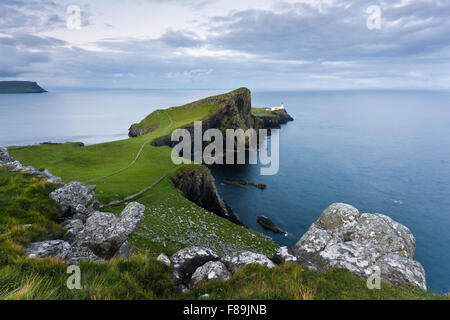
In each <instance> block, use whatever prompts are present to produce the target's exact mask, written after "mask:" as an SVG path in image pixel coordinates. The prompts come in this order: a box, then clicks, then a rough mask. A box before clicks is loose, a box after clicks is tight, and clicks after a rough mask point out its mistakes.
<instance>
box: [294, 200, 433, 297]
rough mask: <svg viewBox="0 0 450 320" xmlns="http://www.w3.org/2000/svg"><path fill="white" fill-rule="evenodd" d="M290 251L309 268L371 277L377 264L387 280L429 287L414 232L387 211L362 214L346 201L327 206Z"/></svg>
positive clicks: (383, 277) (423, 287)
mask: <svg viewBox="0 0 450 320" xmlns="http://www.w3.org/2000/svg"><path fill="white" fill-rule="evenodd" d="M289 251H290V253H291V254H292V255H294V256H295V257H296V258H297V261H296V262H298V263H300V264H302V265H304V266H305V267H307V268H309V269H311V270H317V271H325V270H328V269H330V268H332V267H336V268H344V269H347V270H349V271H350V272H351V273H353V274H355V275H357V276H359V277H362V278H367V277H369V276H371V275H372V273H373V267H374V266H378V267H380V269H381V279H382V280H383V281H386V282H389V283H393V284H412V285H414V286H418V287H420V288H422V289H426V285H425V273H424V271H423V268H422V266H421V265H420V263H418V262H417V261H414V260H412V258H413V256H414V251H415V238H414V236H413V235H412V233H411V231H410V230H409V229H408V228H407V227H405V226H403V225H401V224H399V223H398V222H395V221H393V220H392V219H391V218H389V217H387V216H385V215H382V214H369V213H363V214H360V213H359V211H358V210H357V209H356V208H354V207H352V206H350V205H348V204H342V203H336V204H332V205H331V206H330V207H328V208H327V209H326V210H325V211H324V212H323V213H322V215H321V216H320V218H319V219H318V220H317V221H316V222H315V223H314V224H313V225H311V227H310V228H309V230H308V231H307V232H306V233H305V234H304V235H303V237H302V238H301V239H300V240H299V241H298V243H297V244H296V245H295V246H293V247H291V248H290V249H289Z"/></svg>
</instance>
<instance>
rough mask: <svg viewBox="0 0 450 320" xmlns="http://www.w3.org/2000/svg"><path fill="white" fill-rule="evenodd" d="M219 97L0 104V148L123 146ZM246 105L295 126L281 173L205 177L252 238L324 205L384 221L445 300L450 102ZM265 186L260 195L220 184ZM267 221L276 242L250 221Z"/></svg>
mask: <svg viewBox="0 0 450 320" xmlns="http://www.w3.org/2000/svg"><path fill="white" fill-rule="evenodd" d="M216 93H219V91H211V90H209V91H204V90H195V91H183V90H179V91H173V90H115V91H67V92H62V91H59V92H58V91H57V92H55V93H48V94H43V95H3V96H0V145H22V144H33V143H39V142H43V141H53V142H63V141H82V142H85V143H87V144H90V143H98V142H103V141H111V140H117V139H123V138H126V137H127V132H128V128H129V126H130V124H131V123H133V122H137V121H139V120H141V119H142V118H143V117H145V116H146V115H147V114H148V113H150V112H151V111H153V110H154V109H156V108H161V107H168V106H173V105H181V104H184V103H185V102H187V101H191V100H194V99H197V98H201V97H204V96H208V95H212V94H216ZM252 98H253V105H254V106H268V105H279V104H280V102H284V104H285V106H286V108H287V110H288V111H289V113H290V114H291V115H292V116H293V117H294V118H295V121H294V122H291V123H289V124H287V125H284V126H283V127H282V130H281V132H280V171H279V173H278V174H277V175H274V176H261V175H260V174H259V172H260V171H259V169H260V168H259V166H258V165H247V166H225V167H221V168H220V169H217V168H212V169H213V174H214V175H215V177H216V180H217V186H218V189H219V192H220V193H221V195H222V196H223V198H225V199H226V200H227V202H228V203H229V204H230V205H231V206H232V207H233V208H234V209H235V210H236V212H237V213H238V214H239V215H240V217H241V218H242V220H243V221H244V222H245V223H247V224H248V225H249V226H250V227H251V228H253V229H255V230H258V231H261V232H263V233H265V234H267V235H269V236H272V237H273V238H274V240H275V241H277V242H278V243H280V244H284V245H292V244H294V243H295V242H296V241H297V240H298V239H299V238H300V237H301V235H302V234H304V233H305V232H306V230H307V229H308V227H309V226H310V225H311V223H313V222H314V221H315V220H317V218H318V217H319V215H320V214H321V212H322V211H323V210H324V209H325V208H326V207H327V206H328V205H330V204H331V203H333V202H345V203H349V204H352V205H354V206H355V207H357V208H358V209H359V210H360V211H361V212H371V213H375V212H378V213H383V214H386V215H388V216H390V217H391V218H393V219H394V220H397V221H399V222H400V223H402V224H404V225H406V226H407V227H409V228H410V229H411V231H412V232H413V234H414V235H415V237H416V240H417V249H416V255H415V259H416V260H418V261H420V262H421V263H422V264H423V265H424V267H425V271H426V275H427V282H428V287H429V289H430V290H432V291H435V292H440V293H444V292H449V291H450V232H449V231H450V183H449V179H450V104H449V102H450V93H442V92H388V91H387V92H381V91H379V92H361V91H355V92H352V91H346V92H261V91H259V92H258V91H254V92H253V94H252ZM237 178H240V179H245V180H248V181H253V182H257V183H265V184H267V185H268V188H267V189H266V190H264V191H261V190H259V189H256V188H253V187H247V188H245V189H241V188H237V187H234V186H230V185H225V184H223V179H237ZM258 215H265V216H267V217H269V218H270V219H272V220H273V221H274V222H275V223H276V224H277V225H278V226H279V227H280V228H281V229H283V230H285V231H287V232H288V235H287V236H280V235H274V234H272V233H270V232H268V231H265V230H263V229H262V228H261V227H260V226H259V225H258V224H257V222H256V217H257V216H258Z"/></svg>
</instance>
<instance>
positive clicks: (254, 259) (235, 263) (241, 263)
mask: <svg viewBox="0 0 450 320" xmlns="http://www.w3.org/2000/svg"><path fill="white" fill-rule="evenodd" d="M222 262H223V263H224V264H225V265H226V266H227V268H228V269H229V270H230V271H231V272H235V271H236V270H239V269H241V268H243V267H245V266H246V265H248V264H253V263H256V264H262V265H265V266H266V267H268V268H273V267H275V264H274V263H273V262H272V261H271V260H270V259H269V258H267V257H266V256H265V255H263V254H260V253H254V252H250V251H240V252H234V253H232V254H230V255H228V256H226V257H224V258H222Z"/></svg>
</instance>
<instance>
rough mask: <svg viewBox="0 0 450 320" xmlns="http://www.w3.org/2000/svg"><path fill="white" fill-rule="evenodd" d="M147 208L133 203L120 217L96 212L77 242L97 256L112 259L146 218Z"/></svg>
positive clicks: (91, 216) (91, 215)
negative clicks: (144, 217)
mask: <svg viewBox="0 0 450 320" xmlns="http://www.w3.org/2000/svg"><path fill="white" fill-rule="evenodd" d="M144 211H145V206H144V205H142V204H140V203H137V202H132V203H130V204H128V205H127V206H126V208H125V209H124V210H123V211H122V213H121V214H120V216H119V217H117V216H115V215H114V214H112V213H109V212H98V211H96V212H94V213H91V214H90V215H89V217H88V218H87V220H86V224H85V227H84V229H83V230H82V231H81V232H79V233H78V234H77V236H76V240H75V242H76V243H77V244H78V245H80V246H85V247H88V248H90V249H91V250H92V251H93V252H94V253H95V254H96V255H98V256H101V257H104V258H110V257H112V256H114V255H115V253H116V252H117V250H119V248H120V247H121V246H122V244H123V243H124V242H125V241H126V240H127V239H128V237H129V235H130V234H131V233H132V232H133V231H134V230H135V229H136V227H137V226H138V224H139V222H140V221H141V220H142V218H143V216H144Z"/></svg>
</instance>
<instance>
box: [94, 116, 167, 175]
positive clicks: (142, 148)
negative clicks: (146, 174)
mask: <svg viewBox="0 0 450 320" xmlns="http://www.w3.org/2000/svg"><path fill="white" fill-rule="evenodd" d="M165 112H166V115H167V118H168V119H169V121H170V123H169V125H168V126H167V128H166V131H167V130H170V128H171V127H172V126H173V120H172V117H171V116H170V115H169V113H168V112H167V110H165ZM152 140H153V139H151V140H148V141H145V142H144V143H143V144H142V146H141V148H140V149H139V152H138V153H137V155H136V158H134V160H133V161H132V162H131V163H130V164H128V165H127V166H126V167H124V168H122V169H119V170H117V171H114V172H113V173H110V174H107V175H106V176H103V177H100V178H94V179H90V180H87V181H86V183H92V182H97V181H100V180H103V179H106V178H109V177H112V176H114V175H116V174H119V173H121V172H124V171H125V170H127V169H129V168H130V167H132V166H133V165H134V164H135V163H136V162H137V161H138V159H139V157H140V156H141V154H142V151H143V150H144V147H145V145H146V144H147V143H150V142H151V141H152Z"/></svg>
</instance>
